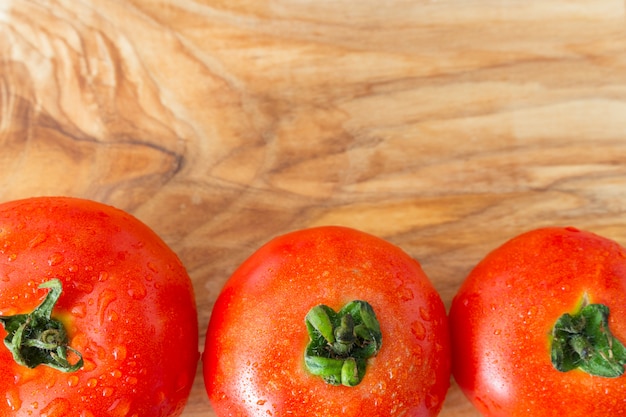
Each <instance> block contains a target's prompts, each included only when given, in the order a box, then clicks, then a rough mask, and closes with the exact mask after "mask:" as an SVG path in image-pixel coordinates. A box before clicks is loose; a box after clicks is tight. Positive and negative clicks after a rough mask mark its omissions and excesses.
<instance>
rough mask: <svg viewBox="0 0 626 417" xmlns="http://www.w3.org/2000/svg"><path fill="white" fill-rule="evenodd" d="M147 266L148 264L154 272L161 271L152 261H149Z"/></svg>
mask: <svg viewBox="0 0 626 417" xmlns="http://www.w3.org/2000/svg"><path fill="white" fill-rule="evenodd" d="M147 266H148V269H149V270H150V271H152V272H154V273H155V274H158V273H159V269H158V268H157V267H156V265H155V264H153V263H152V262H148V264H147Z"/></svg>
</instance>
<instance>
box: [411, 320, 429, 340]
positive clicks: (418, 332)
mask: <svg viewBox="0 0 626 417" xmlns="http://www.w3.org/2000/svg"><path fill="white" fill-rule="evenodd" d="M411 333H413V336H415V337H416V338H417V339H418V340H424V338H425V337H426V329H425V328H424V325H423V324H422V322H420V321H414V322H413V323H412V324H411Z"/></svg>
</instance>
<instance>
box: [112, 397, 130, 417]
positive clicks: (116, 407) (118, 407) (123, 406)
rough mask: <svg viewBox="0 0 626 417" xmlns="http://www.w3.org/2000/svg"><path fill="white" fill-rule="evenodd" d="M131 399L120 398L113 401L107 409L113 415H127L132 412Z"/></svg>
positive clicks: (116, 416)
mask: <svg viewBox="0 0 626 417" xmlns="http://www.w3.org/2000/svg"><path fill="white" fill-rule="evenodd" d="M130 404H131V402H130V400H129V399H128V398H118V399H117V400H115V401H113V404H111V407H109V409H108V410H107V411H108V412H109V415H110V416H111V417H126V416H127V415H128V413H129V412H130Z"/></svg>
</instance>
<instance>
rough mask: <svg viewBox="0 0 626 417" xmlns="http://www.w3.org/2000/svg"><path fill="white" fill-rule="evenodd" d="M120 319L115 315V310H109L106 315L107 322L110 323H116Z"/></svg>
mask: <svg viewBox="0 0 626 417" xmlns="http://www.w3.org/2000/svg"><path fill="white" fill-rule="evenodd" d="M119 318H120V316H119V314H117V311H115V310H110V311H109V313H108V315H107V320H109V321H110V322H111V323H115V322H116V321H118V320H119Z"/></svg>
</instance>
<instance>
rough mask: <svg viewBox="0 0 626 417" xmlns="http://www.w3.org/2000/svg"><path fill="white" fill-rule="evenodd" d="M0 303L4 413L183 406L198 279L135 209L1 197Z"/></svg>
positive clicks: (116, 415) (122, 412)
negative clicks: (195, 280)
mask: <svg viewBox="0 0 626 417" xmlns="http://www.w3.org/2000/svg"><path fill="white" fill-rule="evenodd" d="M38 306H40V308H39V309H37V307H38ZM33 311H36V313H33ZM30 313H32V314H30ZM0 315H1V316H2V317H1V319H2V320H1V321H2V323H3V325H4V327H6V331H5V329H4V328H2V327H0V335H1V336H2V338H5V337H7V338H8V339H10V340H5V344H6V347H5V346H4V345H2V346H0V393H2V394H1V397H0V415H2V416H5V417H23V416H24V417H25V416H41V417H101V416H102V417H104V416H106V417H156V416H161V417H165V416H178V415H180V414H181V412H182V409H183V407H184V405H185V402H186V400H187V397H188V395H189V392H190V389H191V385H192V381H193V378H194V376H195V371H196V369H197V363H198V358H199V354H198V327H197V320H198V319H197V313H196V307H195V300H194V297H193V290H192V286H191V282H190V279H189V277H188V275H187V273H186V271H185V269H184V267H183V265H182V264H181V262H180V261H179V259H178V258H177V257H176V255H175V254H174V253H173V252H172V251H171V250H170V249H169V248H168V247H167V246H166V244H165V243H164V242H163V241H162V240H161V239H160V238H159V237H157V235H156V234H155V233H154V232H152V231H151V230H150V229H149V228H148V227H147V226H145V225H144V224H143V223H140V222H139V221H138V220H137V219H136V218H134V217H132V216H131V215H129V214H127V213H125V212H123V211H121V210H118V209H115V208H113V207H110V206H106V205H103V204H99V203H96V202H92V201H87V200H81V199H73V198H62V197H39V198H32V199H26V200H20V201H13V202H8V203H4V204H1V205H0ZM50 316H51V317H50ZM68 342H69V345H68V346H66V344H67V343H68ZM9 348H12V349H13V350H14V351H15V352H14V355H15V359H16V360H17V361H18V362H20V363H23V364H24V365H22V364H18V363H17V362H16V360H14V355H12V352H11V351H10V349H9ZM40 363H42V365H39V366H36V367H34V368H30V366H35V365H37V364H40ZM45 364H49V365H50V366H47V365H45ZM57 368H61V369H63V370H64V371H66V372H64V371H61V370H59V369H57Z"/></svg>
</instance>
